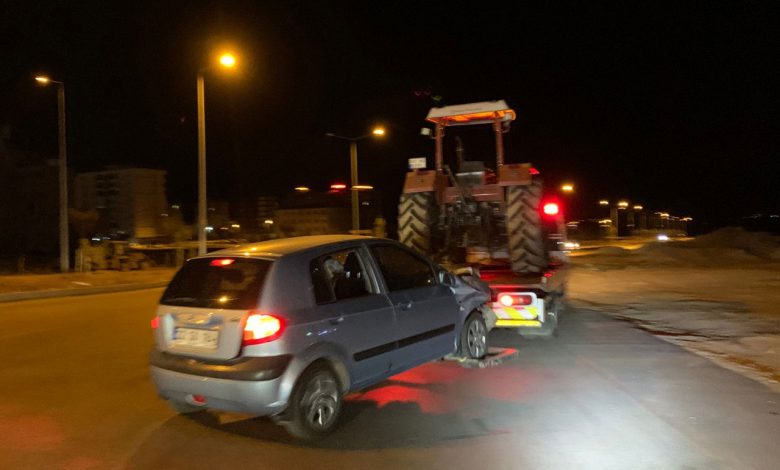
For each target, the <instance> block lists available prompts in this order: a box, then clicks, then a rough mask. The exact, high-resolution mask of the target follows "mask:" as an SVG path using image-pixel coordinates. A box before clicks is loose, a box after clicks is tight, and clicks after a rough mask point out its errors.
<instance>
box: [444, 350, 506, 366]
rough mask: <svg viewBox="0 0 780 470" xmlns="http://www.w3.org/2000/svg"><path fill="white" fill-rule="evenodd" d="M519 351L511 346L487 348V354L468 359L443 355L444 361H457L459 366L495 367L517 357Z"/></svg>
mask: <svg viewBox="0 0 780 470" xmlns="http://www.w3.org/2000/svg"><path fill="white" fill-rule="evenodd" d="M519 355H520V352H519V351H518V350H517V349H512V348H488V352H487V354H485V357H483V358H482V359H468V358H465V357H458V356H453V355H452V354H450V355H449V356H445V357H444V360H445V361H450V362H457V363H458V364H460V366H461V367H465V368H467V369H484V368H486V367H495V366H497V365H499V364H502V363H504V362H506V361H509V360H512V359H515V358H517V357H518V356H519Z"/></svg>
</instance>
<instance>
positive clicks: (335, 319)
mask: <svg viewBox="0 0 780 470" xmlns="http://www.w3.org/2000/svg"><path fill="white" fill-rule="evenodd" d="M343 321H344V316H343V315H342V316H340V317H338V318H331V319H330V324H331V325H338V324H339V323H341V322H343Z"/></svg>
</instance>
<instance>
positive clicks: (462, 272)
mask: <svg viewBox="0 0 780 470" xmlns="http://www.w3.org/2000/svg"><path fill="white" fill-rule="evenodd" d="M455 274H456V275H457V276H471V277H477V278H478V277H479V271H477V269H476V268H475V267H473V266H466V267H463V268H458V269H456V270H455Z"/></svg>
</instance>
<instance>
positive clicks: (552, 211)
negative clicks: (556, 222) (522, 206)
mask: <svg viewBox="0 0 780 470" xmlns="http://www.w3.org/2000/svg"><path fill="white" fill-rule="evenodd" d="M542 211H543V212H544V214H545V215H549V216H553V215H558V213H559V212H560V211H561V208H560V207H559V206H558V204H557V203H555V202H548V203H546V204H545V205H544V206H542Z"/></svg>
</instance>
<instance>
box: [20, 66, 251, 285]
mask: <svg viewBox="0 0 780 470" xmlns="http://www.w3.org/2000/svg"><path fill="white" fill-rule="evenodd" d="M217 62H218V63H219V65H220V66H222V67H223V68H225V69H232V68H234V67H235V66H236V64H237V63H238V60H237V59H236V56H235V55H234V54H232V53H229V52H225V53H222V54H220V55H219V56H218V57H217ZM210 68H211V67H208V66H207V67H204V68H202V69H200V70H198V74H197V78H196V91H197V99H198V254H201V255H202V254H205V253H206V233H207V228H206V220H207V216H206V211H207V207H206V111H205V97H204V88H205V87H204V79H203V73H204V72H205V71H206V70H209V69H210ZM35 81H36V82H38V83H40V84H41V85H49V84H52V83H53V84H55V85H57V109H58V147H59V232H60V237H59V238H60V240H59V244H60V271H62V272H67V271H69V270H70V261H69V253H68V245H69V242H68V174H67V171H68V170H67V150H66V137H65V84H64V83H63V82H61V81H58V80H53V79H52V78H51V77H49V76H46V75H37V76H35Z"/></svg>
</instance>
